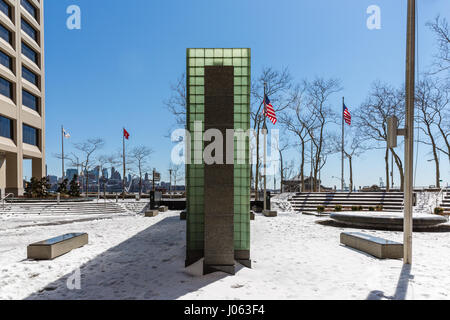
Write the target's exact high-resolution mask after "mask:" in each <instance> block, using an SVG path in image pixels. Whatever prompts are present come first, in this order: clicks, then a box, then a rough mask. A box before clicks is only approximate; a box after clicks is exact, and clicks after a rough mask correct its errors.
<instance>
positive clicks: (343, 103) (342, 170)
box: [341, 97, 345, 191]
mask: <svg viewBox="0 0 450 320" xmlns="http://www.w3.org/2000/svg"><path fill="white" fill-rule="evenodd" d="M344 108H345V99H344V97H342V148H341V152H342V154H341V190H342V191H344V133H345V132H344V130H345V126H344Z"/></svg>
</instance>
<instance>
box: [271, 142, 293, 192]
mask: <svg viewBox="0 0 450 320" xmlns="http://www.w3.org/2000/svg"><path fill="white" fill-rule="evenodd" d="M276 147H277V150H278V154H279V155H280V192H281V193H283V181H284V178H285V176H284V173H285V171H286V169H285V167H284V165H285V163H284V161H283V158H284V152H285V151H286V150H287V149H288V148H289V141H288V140H287V139H285V138H281V140H280V141H279V142H278V143H277V145H276ZM274 174H275V173H274ZM274 189H276V186H275V185H274Z"/></svg>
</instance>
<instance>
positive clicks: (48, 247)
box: [27, 233, 88, 260]
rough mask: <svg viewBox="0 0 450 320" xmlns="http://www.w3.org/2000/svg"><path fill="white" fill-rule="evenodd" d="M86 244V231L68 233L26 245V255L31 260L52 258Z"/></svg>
mask: <svg viewBox="0 0 450 320" xmlns="http://www.w3.org/2000/svg"><path fill="white" fill-rule="evenodd" d="M86 244H88V234H87V233H68V234H65V235H62V236H59V237H55V238H51V239H48V240H44V241H40V242H36V243H33V244H30V245H29V246H28V247H27V257H28V259H32V260H53V259H55V258H57V257H59V256H62V255H63V254H66V253H68V252H70V251H72V250H73V249H77V248H80V247H82V246H84V245H86Z"/></svg>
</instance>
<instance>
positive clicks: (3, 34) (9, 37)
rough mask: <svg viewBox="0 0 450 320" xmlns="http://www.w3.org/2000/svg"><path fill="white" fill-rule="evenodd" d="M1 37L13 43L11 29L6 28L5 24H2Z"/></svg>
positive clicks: (0, 26)
mask: <svg viewBox="0 0 450 320" xmlns="http://www.w3.org/2000/svg"><path fill="white" fill-rule="evenodd" d="M0 38H3V40H5V41H6V42H8V43H9V44H11V45H12V34H11V31H9V30H8V29H6V28H5V27H4V26H2V25H1V24H0Z"/></svg>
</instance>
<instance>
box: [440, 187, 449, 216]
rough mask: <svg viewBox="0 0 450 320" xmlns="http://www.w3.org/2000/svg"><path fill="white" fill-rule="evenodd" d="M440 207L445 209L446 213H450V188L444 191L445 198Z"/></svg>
mask: <svg viewBox="0 0 450 320" xmlns="http://www.w3.org/2000/svg"><path fill="white" fill-rule="evenodd" d="M440 207H441V208H443V209H444V214H448V215H450V189H447V191H446V192H445V193H444V200H442V203H441V205H440Z"/></svg>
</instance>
